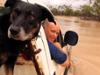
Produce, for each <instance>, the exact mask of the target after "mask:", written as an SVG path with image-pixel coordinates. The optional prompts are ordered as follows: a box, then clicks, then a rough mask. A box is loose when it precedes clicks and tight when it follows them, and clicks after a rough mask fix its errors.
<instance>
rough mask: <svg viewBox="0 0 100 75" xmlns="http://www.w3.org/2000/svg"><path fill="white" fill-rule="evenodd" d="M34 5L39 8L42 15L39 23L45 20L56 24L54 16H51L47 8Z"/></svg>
mask: <svg viewBox="0 0 100 75" xmlns="http://www.w3.org/2000/svg"><path fill="white" fill-rule="evenodd" d="M36 5H37V6H38V7H39V8H40V10H41V11H42V14H41V21H42V20H45V19H46V18H47V19H48V21H50V22H54V23H55V24H56V22H55V19H54V15H53V14H52V12H51V11H50V10H49V9H48V8H46V7H45V6H42V5H39V4H36Z"/></svg>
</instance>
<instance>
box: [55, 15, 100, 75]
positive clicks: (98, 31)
mask: <svg viewBox="0 0 100 75" xmlns="http://www.w3.org/2000/svg"><path fill="white" fill-rule="evenodd" d="M58 18H59V19H58ZM57 19H58V22H60V24H61V29H62V33H63V34H64V33H65V32H66V31H68V30H73V31H75V32H77V33H78V35H79V41H78V44H77V45H76V46H74V47H73V50H72V56H73V57H72V58H73V60H74V61H75V65H76V74H75V75H100V22H97V21H89V20H81V19H80V18H76V17H59V16H58V17H57Z"/></svg>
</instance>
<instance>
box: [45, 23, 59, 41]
mask: <svg viewBox="0 0 100 75" xmlns="http://www.w3.org/2000/svg"><path fill="white" fill-rule="evenodd" d="M44 29H45V33H46V37H47V40H48V41H50V42H54V40H55V39H56V38H57V36H58V34H59V26H58V25H55V24H54V23H52V22H49V23H48V25H46V26H45V27H44Z"/></svg>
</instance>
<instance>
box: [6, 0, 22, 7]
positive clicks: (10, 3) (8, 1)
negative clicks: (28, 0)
mask: <svg viewBox="0 0 100 75" xmlns="http://www.w3.org/2000/svg"><path fill="white" fill-rule="evenodd" d="M18 1H20V0H6V2H5V7H10V8H13V6H14V5H15V4H16V3H17V2H18Z"/></svg>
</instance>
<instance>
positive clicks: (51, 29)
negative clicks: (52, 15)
mask: <svg viewBox="0 0 100 75" xmlns="http://www.w3.org/2000/svg"><path fill="white" fill-rule="evenodd" d="M43 27H44V31H45V34H46V38H47V41H48V45H49V49H50V53H51V58H52V59H53V60H54V61H55V62H56V63H58V64H60V65H61V66H64V67H68V66H69V65H70V62H69V59H68V56H67V54H66V53H65V52H64V51H63V49H62V48H61V45H60V43H58V42H54V41H55V39H56V38H57V36H58V34H59V32H60V25H59V24H58V23H57V24H56V25H55V24H54V23H53V22H49V21H48V20H47V19H46V21H45V23H44V25H43Z"/></svg>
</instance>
